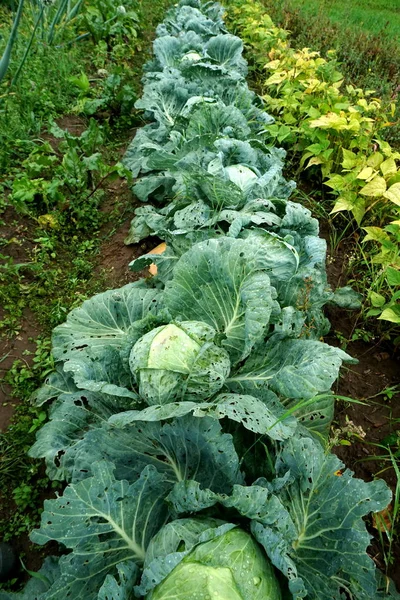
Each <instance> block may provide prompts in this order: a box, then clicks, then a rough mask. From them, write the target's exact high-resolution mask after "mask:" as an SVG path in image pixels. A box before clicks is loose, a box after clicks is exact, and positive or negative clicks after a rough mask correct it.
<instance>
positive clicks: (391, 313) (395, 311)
mask: <svg viewBox="0 0 400 600" xmlns="http://www.w3.org/2000/svg"><path fill="white" fill-rule="evenodd" d="M378 319H381V320H382V321H390V323H400V305H398V306H396V305H395V306H392V307H391V308H385V310H384V311H383V312H382V314H381V316H380V317H378Z"/></svg>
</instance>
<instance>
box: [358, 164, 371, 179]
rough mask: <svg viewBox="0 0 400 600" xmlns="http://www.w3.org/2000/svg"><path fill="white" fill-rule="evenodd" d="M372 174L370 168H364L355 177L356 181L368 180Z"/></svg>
mask: <svg viewBox="0 0 400 600" xmlns="http://www.w3.org/2000/svg"><path fill="white" fill-rule="evenodd" d="M373 173H374V170H373V168H372V167H364V168H363V169H362V170H361V171H360V172H359V174H358V175H357V179H369V177H371V175H373Z"/></svg>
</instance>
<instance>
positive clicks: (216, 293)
mask: <svg viewBox="0 0 400 600" xmlns="http://www.w3.org/2000/svg"><path fill="white" fill-rule="evenodd" d="M273 268H274V265H273V264H272V262H271V261H270V259H269V257H268V254H267V252H266V251H265V250H264V248H263V246H262V245H261V244H260V246H259V247H255V246H254V244H251V243H250V242H247V241H245V240H235V239H231V238H222V239H219V240H216V239H213V240H207V241H206V242H202V243H200V244H196V245H195V246H193V247H192V249H191V250H189V251H188V252H186V254H184V255H183V256H182V257H181V259H180V261H179V263H178V264H177V265H176V267H175V271H174V276H173V279H172V281H170V282H168V283H167V285H166V288H165V296H164V299H165V302H166V306H167V308H168V310H169V311H170V313H171V315H172V317H173V318H177V319H179V320H188V321H190V320H197V321H204V322H205V323H208V324H209V325H211V326H212V327H214V329H215V330H216V331H217V332H219V333H220V334H221V336H222V345H223V347H224V348H225V349H226V350H227V351H228V353H229V355H230V357H231V360H232V361H234V362H237V361H239V360H243V358H244V357H246V356H248V354H249V353H250V352H251V349H252V347H253V346H254V344H255V343H256V342H257V340H259V339H260V338H261V337H262V335H263V333H264V330H265V328H266V326H267V324H268V322H269V317H270V315H271V312H272V306H273V300H272V291H271V286H270V279H269V276H268V272H269V271H273Z"/></svg>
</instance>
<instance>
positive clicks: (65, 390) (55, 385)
mask: <svg viewBox="0 0 400 600" xmlns="http://www.w3.org/2000/svg"><path fill="white" fill-rule="evenodd" d="M77 390H78V388H77V386H76V385H75V382H74V379H73V377H72V375H71V374H70V373H66V372H65V371H64V369H63V367H62V366H61V365H58V366H57V369H56V370H55V371H54V372H53V373H50V375H48V376H47V377H46V379H45V380H44V384H43V385H42V387H40V388H39V389H38V390H36V391H35V392H34V393H33V394H32V396H31V397H30V401H31V402H33V403H34V404H35V405H36V406H42V405H43V404H45V402H48V401H49V400H53V399H54V398H58V396H61V395H68V394H74V393H75V392H76V391H77Z"/></svg>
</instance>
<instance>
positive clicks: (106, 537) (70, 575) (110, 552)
mask: <svg viewBox="0 0 400 600" xmlns="http://www.w3.org/2000/svg"><path fill="white" fill-rule="evenodd" d="M113 469H114V467H113V465H112V464H110V463H107V462H105V461H102V462H98V463H95V464H94V465H93V466H92V472H93V477H89V478H87V479H85V480H84V481H81V482H79V483H77V484H70V485H69V486H67V487H66V489H65V490H64V494H63V496H61V497H59V498H56V499H55V500H46V501H45V503H44V511H43V513H42V522H41V527H40V529H38V530H34V531H33V533H32V534H31V539H32V541H34V542H36V543H37V544H45V543H46V542H47V541H49V540H56V541H57V542H59V543H61V544H63V545H64V546H66V548H68V549H71V550H73V552H71V553H70V554H67V555H64V556H62V557H61V558H60V561H59V567H60V574H59V577H58V578H57V579H56V580H55V581H54V583H53V584H52V586H51V587H50V589H49V590H48V591H47V592H46V593H45V598H46V600H59V599H60V598H68V597H73V598H74V599H76V600H95V599H96V598H97V594H98V592H99V590H100V588H101V586H102V585H103V583H104V581H105V578H106V576H107V575H108V574H109V573H110V574H114V573H115V570H114V568H115V565H117V564H118V563H120V562H122V561H133V562H134V563H135V564H138V565H140V564H142V563H143V561H144V558H145V555H146V549H147V546H148V544H149V542H150V540H151V538H152V537H153V536H154V535H155V533H157V531H158V530H159V529H160V528H161V527H162V526H163V525H164V523H165V521H166V519H167V517H168V509H167V506H166V504H165V496H166V493H167V491H168V489H169V487H170V484H169V483H167V482H166V481H165V479H164V476H163V475H161V474H159V473H158V472H157V471H156V469H155V468H154V467H152V466H149V467H147V468H146V469H144V471H143V472H142V474H141V476H140V479H139V480H138V481H136V482H135V483H133V484H129V483H128V482H127V481H117V480H116V479H115V478H114V476H113Z"/></svg>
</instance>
